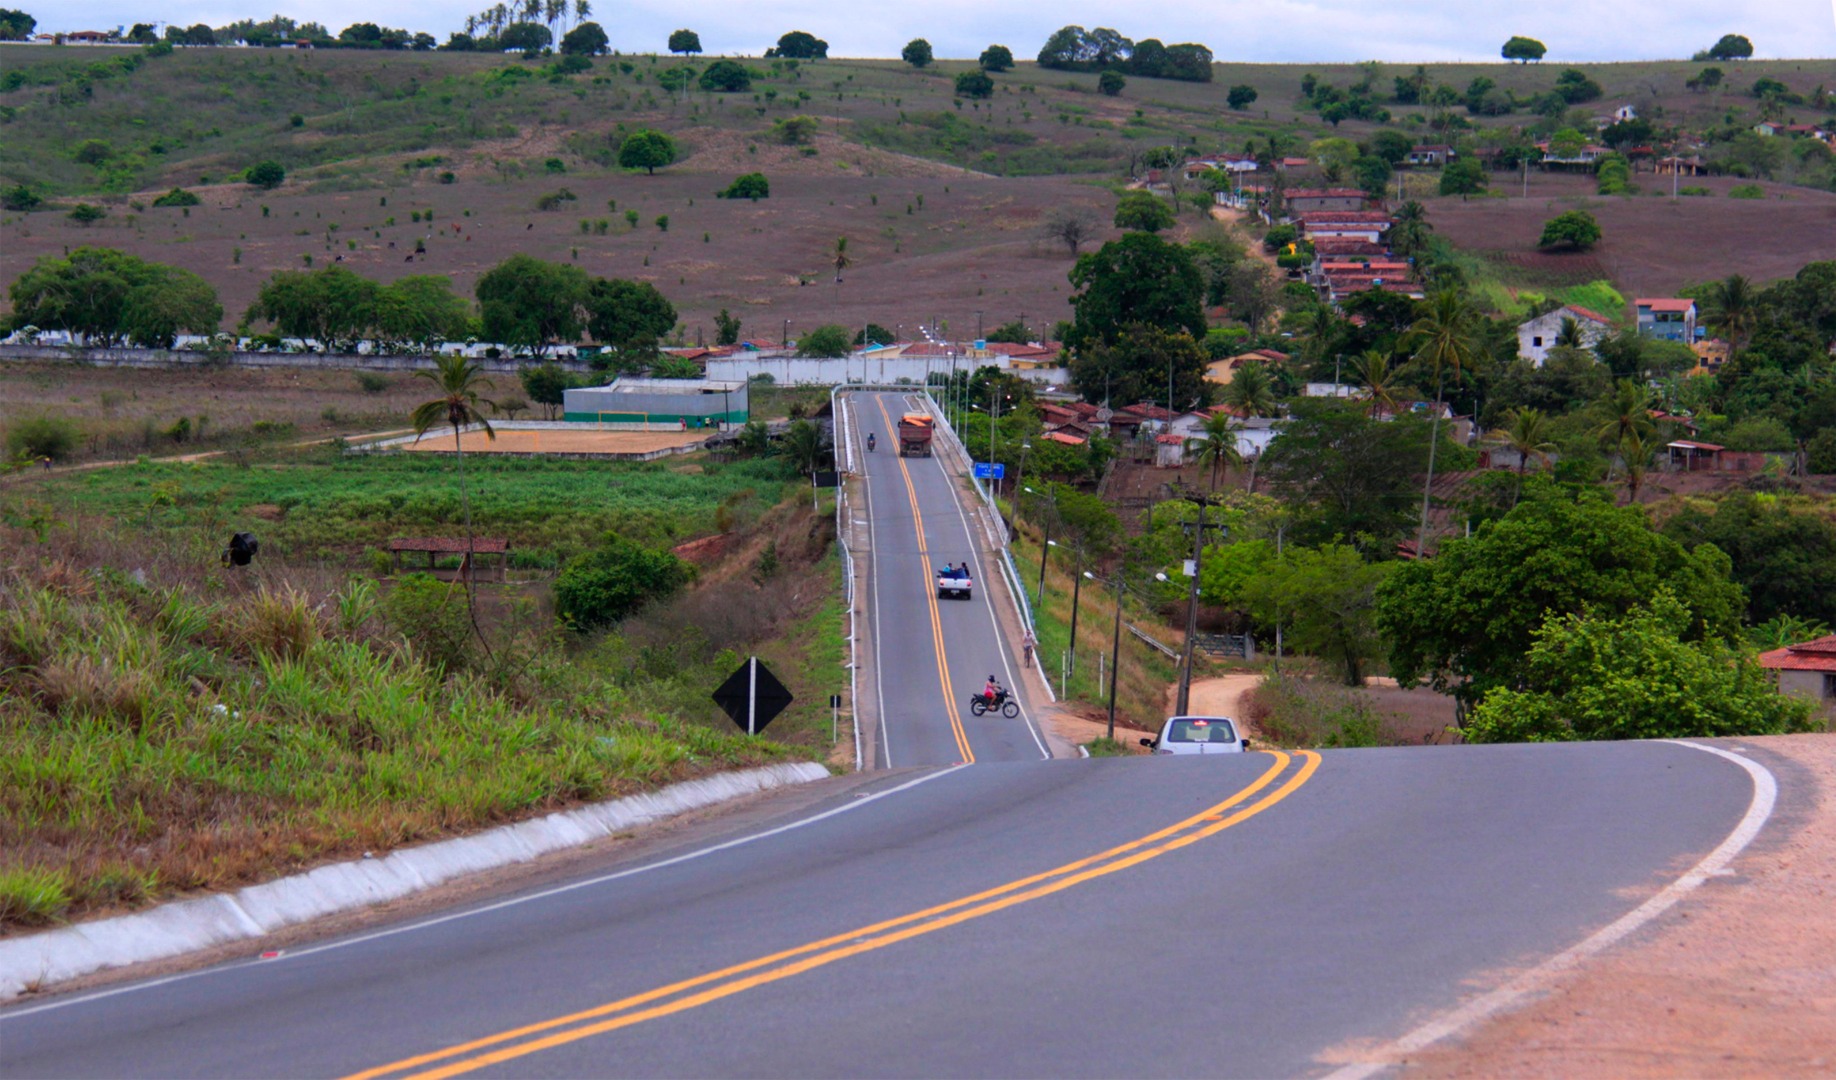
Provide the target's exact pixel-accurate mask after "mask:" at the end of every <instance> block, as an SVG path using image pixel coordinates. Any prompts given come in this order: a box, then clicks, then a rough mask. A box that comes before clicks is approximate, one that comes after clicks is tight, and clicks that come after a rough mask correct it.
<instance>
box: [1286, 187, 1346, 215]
mask: <svg viewBox="0 0 1836 1080" xmlns="http://www.w3.org/2000/svg"><path fill="white" fill-rule="evenodd" d="M1287 200H1288V212H1289V213H1290V214H1305V213H1311V212H1314V211H1320V210H1362V209H1364V201H1365V199H1364V192H1362V191H1360V190H1359V189H1357V188H1295V189H1294V190H1292V191H1290V192H1288V194H1287Z"/></svg>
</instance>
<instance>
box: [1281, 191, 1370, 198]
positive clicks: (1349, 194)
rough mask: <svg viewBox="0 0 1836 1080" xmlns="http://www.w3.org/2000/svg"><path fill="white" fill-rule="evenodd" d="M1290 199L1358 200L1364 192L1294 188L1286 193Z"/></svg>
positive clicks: (1362, 196)
mask: <svg viewBox="0 0 1836 1080" xmlns="http://www.w3.org/2000/svg"><path fill="white" fill-rule="evenodd" d="M1288 198H1290V199H1360V200H1362V199H1363V198H1364V192H1362V191H1360V190H1359V189H1357V188H1295V189H1294V190H1293V191H1290V192H1288Z"/></svg>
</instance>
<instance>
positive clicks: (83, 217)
mask: <svg viewBox="0 0 1836 1080" xmlns="http://www.w3.org/2000/svg"><path fill="white" fill-rule="evenodd" d="M107 216H108V211H107V210H104V209H103V208H102V207H100V206H96V205H94V204H92V203H86V202H82V203H77V204H76V209H74V210H72V211H70V220H71V221H74V222H76V223H77V224H78V225H87V224H89V223H90V222H92V221H101V220H102V219H103V218H105V217H107Z"/></svg>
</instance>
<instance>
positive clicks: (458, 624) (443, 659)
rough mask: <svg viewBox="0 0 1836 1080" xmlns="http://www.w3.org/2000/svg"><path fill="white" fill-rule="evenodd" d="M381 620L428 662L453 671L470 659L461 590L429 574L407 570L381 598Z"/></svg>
mask: <svg viewBox="0 0 1836 1080" xmlns="http://www.w3.org/2000/svg"><path fill="white" fill-rule="evenodd" d="M382 613H383V622H384V623H386V624H387V625H388V627H389V629H391V630H393V631H395V632H396V633H398V634H400V635H401V636H402V637H403V638H404V639H405V640H406V641H408V642H409V643H410V644H411V645H412V646H413V647H414V650H415V652H416V653H417V654H418V655H420V656H421V657H422V658H423V659H425V660H426V661H427V662H429V663H430V664H434V665H437V666H439V667H443V668H446V669H447V670H448V671H454V670H457V669H459V668H463V667H465V665H466V663H467V662H468V661H469V660H470V659H471V644H472V638H471V633H472V628H471V625H470V622H469V620H468V618H467V616H466V609H465V591H464V589H463V588H462V587H461V586H459V585H454V584H450V583H448V582H444V581H440V580H439V579H437V578H435V577H433V576H432V575H430V574H408V575H406V576H404V577H403V578H402V579H401V580H400V581H398V582H396V583H395V587H394V588H392V589H390V590H389V595H388V596H386V597H384V598H383V602H382Z"/></svg>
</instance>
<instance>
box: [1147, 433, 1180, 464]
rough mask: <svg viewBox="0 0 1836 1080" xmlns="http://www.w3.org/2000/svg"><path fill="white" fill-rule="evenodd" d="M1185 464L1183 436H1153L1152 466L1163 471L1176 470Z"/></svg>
mask: <svg viewBox="0 0 1836 1080" xmlns="http://www.w3.org/2000/svg"><path fill="white" fill-rule="evenodd" d="M1185 463H1186V437H1185V436H1184V435H1156V436H1154V464H1155V465H1158V466H1159V467H1161V468H1163V469H1177V468H1179V467H1180V466H1181V465H1184V464H1185Z"/></svg>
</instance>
